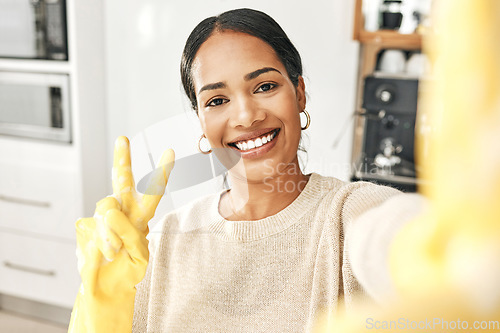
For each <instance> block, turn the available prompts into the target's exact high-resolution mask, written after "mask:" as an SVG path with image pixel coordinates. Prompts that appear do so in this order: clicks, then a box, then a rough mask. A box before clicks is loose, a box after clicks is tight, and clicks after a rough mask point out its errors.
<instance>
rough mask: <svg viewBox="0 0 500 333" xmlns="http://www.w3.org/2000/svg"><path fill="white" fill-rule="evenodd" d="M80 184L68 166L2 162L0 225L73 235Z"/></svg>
mask: <svg viewBox="0 0 500 333" xmlns="http://www.w3.org/2000/svg"><path fill="white" fill-rule="evenodd" d="M77 185H78V184H77V180H76V175H75V172H73V171H70V170H68V169H57V168H54V167H53V166H36V165H35V166H27V165H21V164H9V163H6V162H2V163H0V227H3V228H4V230H5V228H8V229H15V230H20V231H28V232H30V233H37V234H44V235H53V236H57V237H64V238H72V239H74V238H75V231H74V223H75V221H76V220H77V218H78V217H79V216H78V215H79V209H77V208H78V207H79V206H80V205H79V202H80V197H79V191H77Z"/></svg>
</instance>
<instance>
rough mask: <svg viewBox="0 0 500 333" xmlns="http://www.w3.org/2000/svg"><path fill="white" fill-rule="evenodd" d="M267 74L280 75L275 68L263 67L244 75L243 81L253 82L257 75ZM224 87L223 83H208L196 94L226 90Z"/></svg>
mask: <svg viewBox="0 0 500 333" xmlns="http://www.w3.org/2000/svg"><path fill="white" fill-rule="evenodd" d="M267 72H278V73H280V74H281V72H280V71H279V70H277V69H276V68H273V67H264V68H260V69H257V70H255V71H253V72H250V73H248V74H246V75H245V76H244V79H245V81H250V80H253V79H255V78H256V77H258V76H259V75H262V74H264V73H267ZM226 87H227V85H226V83H224V82H216V83H209V84H207V85H205V86H203V87H201V89H200V91H198V94H200V93H201V92H202V91H205V90H215V89H222V88H226Z"/></svg>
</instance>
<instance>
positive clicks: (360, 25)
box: [353, 0, 422, 50]
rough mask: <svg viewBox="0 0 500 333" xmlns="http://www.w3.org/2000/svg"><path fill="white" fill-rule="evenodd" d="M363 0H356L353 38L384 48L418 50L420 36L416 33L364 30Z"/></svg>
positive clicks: (420, 41) (420, 45)
mask: <svg viewBox="0 0 500 333" xmlns="http://www.w3.org/2000/svg"><path fill="white" fill-rule="evenodd" d="M362 9H363V1H362V0H356V4H355V12H354V15H355V16H354V29H353V39H354V40H357V41H359V42H360V43H361V44H375V45H377V46H380V49H384V48H398V49H404V50H419V49H421V48H422V36H421V35H420V34H417V33H413V34H400V33H399V32H397V31H394V30H378V31H366V30H365V20H364V17H363V13H362Z"/></svg>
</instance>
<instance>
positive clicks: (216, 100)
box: [207, 98, 229, 106]
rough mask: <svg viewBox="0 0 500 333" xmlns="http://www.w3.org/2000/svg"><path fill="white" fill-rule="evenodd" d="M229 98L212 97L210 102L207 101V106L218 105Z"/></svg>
mask: <svg viewBox="0 0 500 333" xmlns="http://www.w3.org/2000/svg"><path fill="white" fill-rule="evenodd" d="M228 101H229V100H227V99H225V98H214V99H212V100H211V101H210V102H208V103H207V106H219V105H222V104H224V103H227V102H228Z"/></svg>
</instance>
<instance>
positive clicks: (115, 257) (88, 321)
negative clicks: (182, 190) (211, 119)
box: [68, 137, 174, 333]
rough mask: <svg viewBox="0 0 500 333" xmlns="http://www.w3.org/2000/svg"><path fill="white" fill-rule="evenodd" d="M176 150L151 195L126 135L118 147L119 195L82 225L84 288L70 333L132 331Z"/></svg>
mask: <svg viewBox="0 0 500 333" xmlns="http://www.w3.org/2000/svg"><path fill="white" fill-rule="evenodd" d="M173 165H174V152H173V150H170V149H169V150H167V151H165V152H164V153H163V155H162V157H161V159H160V162H159V165H158V167H157V168H156V171H155V172H153V174H152V176H151V179H150V182H149V185H148V190H147V191H146V194H144V195H141V194H138V193H136V191H135V184H134V179H133V175H132V169H131V162H130V147H129V142H128V139H127V138H126V137H119V138H118V139H117V140H116V143H115V151H114V162H113V196H109V197H106V198H104V199H102V200H101V201H99V202H98V203H97V205H96V210H95V214H94V216H93V217H91V218H83V219H79V220H78V221H77V222H76V231H77V246H78V247H77V253H78V266H79V267H78V268H79V271H80V275H81V277H82V284H81V285H80V289H79V292H78V295H77V298H76V301H75V304H74V307H73V312H72V314H71V322H70V325H69V330H68V332H78V333H87V332H96V333H99V332H103V333H104V332H106V333H109V332H131V330H132V320H133V314H134V300H135V292H136V289H135V286H136V285H137V284H138V283H139V282H140V281H141V280H142V279H143V278H144V275H145V273H146V267H147V264H148V259H149V251H148V240H147V239H146V236H147V234H148V221H149V220H150V219H151V218H152V217H153V216H154V213H155V210H156V207H157V205H158V203H159V202H160V199H161V197H162V195H163V193H164V191H165V187H166V185H167V181H168V177H169V175H170V171H171V170H172V168H173Z"/></svg>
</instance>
